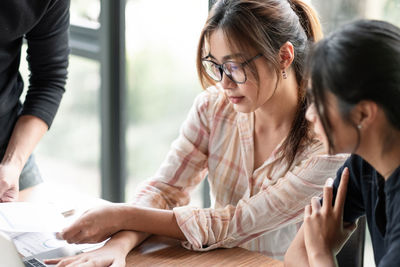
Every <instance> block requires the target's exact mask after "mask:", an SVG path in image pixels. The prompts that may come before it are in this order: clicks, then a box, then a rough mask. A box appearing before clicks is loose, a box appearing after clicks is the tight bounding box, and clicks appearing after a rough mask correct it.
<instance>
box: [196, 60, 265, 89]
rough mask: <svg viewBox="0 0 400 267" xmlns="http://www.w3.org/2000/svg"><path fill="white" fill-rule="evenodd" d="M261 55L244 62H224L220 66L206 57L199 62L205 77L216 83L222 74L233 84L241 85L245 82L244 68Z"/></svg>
mask: <svg viewBox="0 0 400 267" xmlns="http://www.w3.org/2000/svg"><path fill="white" fill-rule="evenodd" d="M261 56H262V54H257V55H255V56H254V57H252V58H250V59H248V60H246V61H245V62H242V63H238V62H234V61H226V62H224V63H222V64H217V63H215V62H214V61H212V60H210V59H207V57H208V56H207V57H205V58H203V59H202V60H201V62H202V64H203V67H204V70H205V71H206V73H207V75H208V76H210V78H211V79H213V80H214V81H216V82H220V81H221V80H222V76H223V73H225V75H226V76H228V78H229V79H231V80H232V81H234V82H235V83H238V84H242V83H245V82H246V80H247V76H246V71H245V69H244V67H245V66H246V65H247V64H249V63H250V62H251V61H253V60H255V59H257V58H259V57H261Z"/></svg>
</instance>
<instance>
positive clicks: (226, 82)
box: [220, 72, 236, 89]
mask: <svg viewBox="0 0 400 267" xmlns="http://www.w3.org/2000/svg"><path fill="white" fill-rule="evenodd" d="M220 83H221V85H222V87H223V88H224V89H231V88H234V87H236V83H235V82H234V81H232V80H231V78H229V77H228V75H226V73H225V72H223V73H222V80H221V82H220Z"/></svg>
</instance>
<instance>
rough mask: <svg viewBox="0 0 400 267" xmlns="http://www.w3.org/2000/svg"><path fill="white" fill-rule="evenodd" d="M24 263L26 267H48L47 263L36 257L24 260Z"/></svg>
mask: <svg viewBox="0 0 400 267" xmlns="http://www.w3.org/2000/svg"><path fill="white" fill-rule="evenodd" d="M24 264H25V266H26V267H46V265H44V264H43V263H41V262H40V261H38V260H37V259H35V258H32V259H29V260H26V261H24Z"/></svg>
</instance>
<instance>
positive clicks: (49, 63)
mask: <svg viewBox="0 0 400 267" xmlns="http://www.w3.org/2000/svg"><path fill="white" fill-rule="evenodd" d="M69 5H70V0H1V1H0V159H1V158H2V156H3V155H2V153H1V151H2V150H3V153H4V149H5V148H6V147H7V143H8V140H9V138H10V135H11V133H12V130H13V127H14V125H15V122H16V120H17V118H18V116H20V115H28V114H29V115H33V116H36V117H39V118H40V119H42V120H43V121H45V122H46V124H47V125H48V126H49V127H50V125H51V123H52V121H53V118H54V116H55V114H56V112H57V109H58V106H59V104H60V101H61V97H62V95H63V93H64V91H65V89H64V87H65V82H66V78H67V67H68V54H69V46H68V28H69ZM23 38H25V39H26V41H27V45H28V49H27V60H28V64H29V70H30V78H29V87H28V92H27V95H26V99H25V101H24V103H23V105H22V103H20V101H19V98H20V96H21V94H22V91H23V87H24V84H23V81H22V78H21V75H20V73H19V64H20V58H21V46H22V40H23Z"/></svg>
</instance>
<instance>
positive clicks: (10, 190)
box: [0, 164, 21, 202]
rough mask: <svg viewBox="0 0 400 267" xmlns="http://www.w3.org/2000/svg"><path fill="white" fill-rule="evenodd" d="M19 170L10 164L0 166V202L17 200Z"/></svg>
mask: <svg viewBox="0 0 400 267" xmlns="http://www.w3.org/2000/svg"><path fill="white" fill-rule="evenodd" d="M20 174H21V170H20V168H18V167H17V166H14V165H12V164H0V202H11V201H16V200H17V199H18V192H19V175H20Z"/></svg>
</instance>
